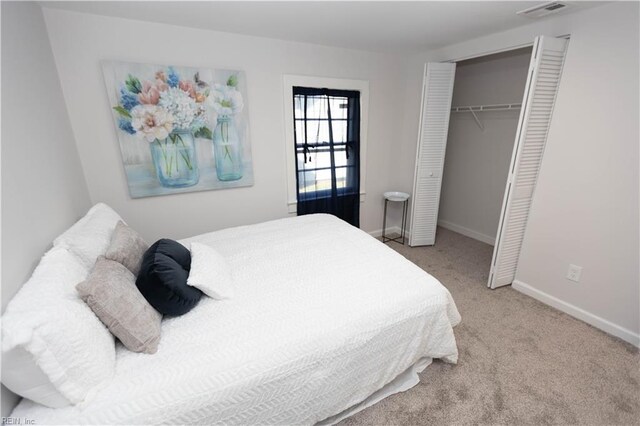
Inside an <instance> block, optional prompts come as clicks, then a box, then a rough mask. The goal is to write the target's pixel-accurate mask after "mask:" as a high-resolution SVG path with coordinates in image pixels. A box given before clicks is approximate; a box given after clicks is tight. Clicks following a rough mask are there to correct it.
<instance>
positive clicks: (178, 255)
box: [136, 239, 202, 316]
mask: <svg viewBox="0 0 640 426" xmlns="http://www.w3.org/2000/svg"><path fill="white" fill-rule="evenodd" d="M190 268H191V254H190V253H189V250H187V248H186V247H185V246H183V245H182V244H180V243H178V242H176V241H173V240H169V239H162V240H158V241H156V242H155V243H154V244H153V245H152V246H151V247H149V250H147V251H146V252H145V254H144V256H143V258H142V265H141V266H140V273H139V274H138V279H137V280H136V286H138V290H140V293H142V295H143V296H144V298H145V299H147V301H148V302H149V303H150V304H151V306H153V307H154V308H155V309H156V310H157V311H158V312H160V313H161V314H163V315H170V316H178V315H183V314H186V313H187V312H189V311H190V310H191V309H192V308H193V307H194V306H196V304H197V303H198V301H199V300H200V297H202V292H201V291H200V290H198V289H197V288H195V287H191V286H189V285H187V277H188V276H189V270H190Z"/></svg>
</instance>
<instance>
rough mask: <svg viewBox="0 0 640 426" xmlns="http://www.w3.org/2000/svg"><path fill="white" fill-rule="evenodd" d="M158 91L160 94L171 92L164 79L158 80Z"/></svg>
mask: <svg viewBox="0 0 640 426" xmlns="http://www.w3.org/2000/svg"><path fill="white" fill-rule="evenodd" d="M156 89H158V92H164V91H166V90H169V85H168V84H167V83H166V82H165V81H162V79H160V78H158V79H156Z"/></svg>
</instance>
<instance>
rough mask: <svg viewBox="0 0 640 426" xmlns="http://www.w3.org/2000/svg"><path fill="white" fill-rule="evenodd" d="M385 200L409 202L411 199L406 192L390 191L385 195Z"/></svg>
mask: <svg viewBox="0 0 640 426" xmlns="http://www.w3.org/2000/svg"><path fill="white" fill-rule="evenodd" d="M384 198H386V199H387V200H389V201H407V200H408V199H409V194H407V193H406V192H399V191H389V192H385V193H384Z"/></svg>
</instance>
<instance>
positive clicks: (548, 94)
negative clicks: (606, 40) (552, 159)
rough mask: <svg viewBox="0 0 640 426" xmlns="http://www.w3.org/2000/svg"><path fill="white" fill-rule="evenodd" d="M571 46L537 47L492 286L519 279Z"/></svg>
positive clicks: (546, 41)
mask: <svg viewBox="0 0 640 426" xmlns="http://www.w3.org/2000/svg"><path fill="white" fill-rule="evenodd" d="M567 42H568V41H567V40H566V39H559V38H553V37H546V36H545V37H543V36H540V37H537V38H536V41H535V43H534V45H533V52H532V55H531V63H530V66H529V75H528V79H527V85H526V88H525V93H524V98H523V101H522V110H521V111H520V121H519V123H518V130H517V132H516V141H515V146H514V150H513V155H512V158H511V166H510V168H509V177H508V179H507V186H506V189H505V194H504V201H503V204H502V213H501V215H500V223H499V225H498V234H497V238H496V245H495V247H494V250H493V259H492V260H491V272H490V273H489V282H488V286H489V287H491V288H497V287H501V286H505V285H509V284H511V283H512V282H513V280H514V278H515V274H516V269H517V267H518V259H519V258H520V249H521V248H522V241H523V239H524V233H525V229H526V227H527V220H528V218H529V210H530V208H531V202H532V200H533V192H534V190H535V186H536V181H537V180H538V171H539V170H540V165H541V163H542V155H543V152H544V147H545V143H546V141H547V133H548V131H549V125H550V124H551V116H552V113H553V106H554V104H555V100H556V95H557V93H558V87H559V85H560V77H561V75H562V66H563V64H564V56H565V50H566V46H567Z"/></svg>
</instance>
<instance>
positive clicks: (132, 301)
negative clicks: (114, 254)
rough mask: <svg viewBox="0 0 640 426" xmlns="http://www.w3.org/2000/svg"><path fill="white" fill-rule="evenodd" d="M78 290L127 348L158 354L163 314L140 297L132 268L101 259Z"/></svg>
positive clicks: (78, 286) (101, 257) (79, 285)
mask: <svg viewBox="0 0 640 426" xmlns="http://www.w3.org/2000/svg"><path fill="white" fill-rule="evenodd" d="M76 289H77V290H78V293H80V297H81V298H82V300H84V301H85V302H86V303H87V305H89V307H90V308H91V309H92V310H93V312H94V313H95V314H96V315H97V316H98V318H100V320H101V321H102V322H103V323H104V324H105V325H106V326H107V327H108V328H109V330H110V331H111V333H113V335H114V336H116V337H117V338H118V339H120V341H121V342H122V344H123V345H124V346H125V347H126V348H127V349H129V350H131V351H133V352H145V353H148V354H153V353H156V351H157V350H158V342H160V322H161V321H162V315H160V313H159V312H158V311H156V310H155V309H153V307H152V306H151V305H149V303H148V302H147V301H146V300H145V298H144V297H143V296H142V294H140V292H139V291H138V289H137V288H136V278H135V277H134V276H133V274H132V273H131V271H130V270H129V269H127V268H126V267H125V266H124V265H122V264H120V263H118V262H115V261H113V260H109V259H106V258H105V257H103V256H100V257H99V258H98V261H97V262H96V265H95V266H94V268H93V271H91V274H90V275H89V277H88V278H87V280H86V281H83V282H81V283H80V284H78V285H77V286H76Z"/></svg>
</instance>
